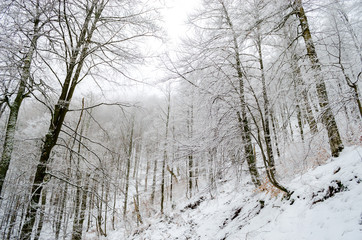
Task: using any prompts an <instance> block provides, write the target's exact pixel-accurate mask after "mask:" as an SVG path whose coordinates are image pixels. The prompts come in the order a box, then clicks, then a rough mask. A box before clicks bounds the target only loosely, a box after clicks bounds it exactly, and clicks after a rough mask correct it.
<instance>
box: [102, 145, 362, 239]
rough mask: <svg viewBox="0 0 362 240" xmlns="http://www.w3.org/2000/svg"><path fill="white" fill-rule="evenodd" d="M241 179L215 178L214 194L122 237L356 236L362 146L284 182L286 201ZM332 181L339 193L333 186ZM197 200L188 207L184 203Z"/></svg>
mask: <svg viewBox="0 0 362 240" xmlns="http://www.w3.org/2000/svg"><path fill="white" fill-rule="evenodd" d="M247 180H248V179H246V177H245V179H244V180H243V182H236V181H234V180H231V179H230V180H228V181H226V182H224V183H222V184H221V183H220V184H219V186H218V189H217V191H218V194H216V195H215V194H214V196H215V197H214V198H212V197H211V196H210V194H209V191H206V190H205V192H200V193H199V194H198V195H197V196H194V198H193V199H191V200H189V202H187V203H179V204H178V206H177V207H176V209H175V210H173V211H172V212H171V213H168V214H166V215H165V216H164V217H162V218H153V219H148V221H149V222H148V223H146V224H144V225H143V226H141V227H139V229H138V230H137V232H134V233H133V234H132V235H131V236H129V237H128V239H134V240H136V239H139V240H141V239H150V240H158V239H160V240H161V239H205V240H210V239H215V240H221V239H227V240H236V239H249V240H250V239H252V240H262V239H268V240H270V239H271V240H273V239H277V240H284V239H285V240H287V239H288V240H290V239H298V240H303V239H305V240H314V239H315V240H323V239H325V240H360V239H362V184H361V182H362V147H358V146H357V147H356V146H355V147H349V148H346V149H345V150H344V151H343V153H342V154H341V156H340V157H339V158H332V159H329V160H328V161H327V163H326V164H325V165H322V166H319V167H317V168H315V169H313V170H310V171H308V172H307V173H305V174H303V175H300V176H297V177H295V178H294V179H293V180H292V181H290V182H287V183H284V185H285V186H287V187H288V189H290V190H292V191H294V193H293V195H292V196H291V198H290V199H288V200H287V199H285V198H283V196H282V195H279V196H277V197H271V196H270V195H269V194H267V193H260V192H256V191H255V189H254V188H253V187H252V186H251V185H250V183H247ZM338 182H340V183H341V184H342V185H343V187H342V189H340V190H341V191H340V192H339V190H335V191H334V190H333V189H337V188H338ZM342 185H340V186H342ZM330 186H333V187H334V188H333V189H332V188H330ZM328 189H330V190H328ZM331 192H332V194H330V197H325V196H327V195H328V193H331ZM203 199H204V200H203ZM198 200H199V202H200V203H199V205H198V206H196V207H195V208H194V209H191V208H188V207H187V205H188V204H190V203H191V204H192V203H196V202H197V201H198ZM261 201H264V207H263V208H262V206H261ZM111 235H112V237H109V239H118V238H117V234H116V232H115V233H114V234H111ZM118 237H119V235H118Z"/></svg>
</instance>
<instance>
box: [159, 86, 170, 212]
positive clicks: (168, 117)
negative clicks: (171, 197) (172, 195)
mask: <svg viewBox="0 0 362 240" xmlns="http://www.w3.org/2000/svg"><path fill="white" fill-rule="evenodd" d="M170 109H171V90H170V89H169V92H168V96H167V113H166V126H165V142H164V146H163V147H164V149H163V161H162V176H161V214H163V205H164V201H165V177H166V174H165V172H166V171H165V168H166V161H167V146H168V142H167V141H168V125H169V120H170Z"/></svg>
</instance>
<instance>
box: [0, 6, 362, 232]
mask: <svg viewBox="0 0 362 240" xmlns="http://www.w3.org/2000/svg"><path fill="white" fill-rule="evenodd" d="M162 7H163V6H162V2H158V1H155V2H154V3H151V2H150V1H128V0H122V1H116V0H82V1H81V0H79V1H78V0H75V1H66V0H48V1H41V0H29V1H22V0H15V1H3V3H1V4H0V8H1V16H0V28H1V31H0V44H1V49H2V51H1V52H0V56H1V58H0V64H1V65H0V74H1V80H0V124H1V129H2V131H1V146H2V149H1V153H2V155H1V163H0V193H1V200H0V201H1V202H0V205H1V212H0V229H1V232H0V234H1V237H0V238H1V239H39V238H40V239H82V237H84V236H88V235H87V234H90V235H92V234H95V235H98V236H107V234H108V232H109V231H113V230H115V229H124V237H127V236H128V235H130V234H132V233H133V231H135V229H136V228H137V227H138V226H140V225H142V224H143V223H144V220H145V219H149V218H154V217H160V216H164V215H167V213H168V212H169V211H170V210H171V209H172V208H174V207H175V206H176V205H177V203H179V202H180V201H184V200H185V199H190V198H192V197H193V196H194V195H195V194H196V193H197V192H198V191H201V190H202V191H207V192H208V193H209V194H210V195H211V196H213V197H214V196H217V194H218V192H217V186H218V183H220V181H223V180H224V179H226V178H228V177H230V176H233V177H234V178H236V179H241V178H248V179H250V184H251V185H253V186H254V187H255V188H256V190H260V191H265V190H266V189H270V188H273V189H274V190H273V191H275V192H277V193H278V194H284V195H285V196H286V197H290V196H291V195H292V194H293V193H292V192H291V191H289V190H288V184H287V182H288V179H290V177H291V176H294V175H295V174H298V173H302V172H304V171H306V170H307V169H310V168H312V167H315V166H318V165H321V164H323V163H324V161H325V160H326V159H328V158H329V157H330V156H333V157H337V156H338V155H339V153H340V152H341V151H342V150H343V148H344V146H349V145H358V144H361V130H362V126H361V118H362V108H361V102H360V90H359V88H360V86H361V80H360V78H361V70H362V69H361V66H362V51H361V47H362V45H361V42H360V39H362V36H361V32H362V31H361V27H362V26H361V16H362V14H361V10H362V5H361V3H360V2H359V1H357V0H356V1H352V0H348V1H347V0H346V1H342V0H323V1H306V0H305V1H301V0H293V1H292V0H278V1H277V0H269V1H267V0H210V1H204V2H203V3H202V4H201V6H200V7H199V9H195V11H194V13H193V14H192V15H191V16H189V20H188V23H187V24H188V27H189V28H190V31H189V32H188V35H187V36H185V38H184V39H183V43H182V44H181V45H180V46H178V48H177V49H167V48H166V47H165V48H164V49H162V52H161V53H160V52H158V53H157V54H154V53H152V54H148V53H147V49H148V48H152V47H148V45H149V44H154V43H155V41H161V40H162V41H165V42H166V41H167V39H166V38H164V39H163V35H164V29H163V25H162V14H161V13H160V12H161V9H162ZM149 39H154V40H149ZM170 46H171V45H170ZM155 55H157V57H155ZM150 62H153V63H154V62H157V63H158V66H159V71H162V78H161V77H160V79H156V82H159V84H158V85H157V86H156V87H158V88H159V89H161V92H162V93H163V94H161V96H157V95H152V94H151V93H145V94H143V96H142V97H139V98H136V97H132V98H127V97H126V96H124V92H125V91H127V90H125V89H126V87H123V89H122V85H124V83H130V84H132V83H137V84H138V85H140V84H148V85H150V84H151V83H150V82H145V81H144V80H143V79H139V78H136V77H134V76H136V75H137V74H134V73H135V72H138V71H142V69H144V68H143V67H142V66H143V65H145V64H146V65H147V64H150ZM153 80H155V79H153ZM87 86H88V87H89V89H93V90H94V92H93V93H87V94H84V93H85V91H84V89H85V88H86V87H87ZM110 89H111V90H113V92H111V90H110ZM121 89H122V90H121ZM110 99H111V100H110ZM266 186H269V187H266Z"/></svg>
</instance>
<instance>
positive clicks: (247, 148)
mask: <svg viewBox="0 0 362 240" xmlns="http://www.w3.org/2000/svg"><path fill="white" fill-rule="evenodd" d="M220 3H221V4H222V8H223V12H224V14H225V18H226V21H227V24H228V26H229V28H230V30H231V32H232V39H233V45H234V46H233V47H234V54H235V56H234V57H235V70H236V72H237V78H238V82H239V91H238V94H239V100H240V108H241V111H240V112H238V111H237V112H236V114H237V118H238V121H239V127H240V130H241V137H242V141H243V145H244V152H245V158H246V162H247V164H248V168H249V172H250V176H251V180H252V182H253V183H254V185H255V186H256V187H258V186H259V185H260V179H259V178H260V177H259V173H258V169H257V167H256V158H255V156H254V152H253V145H252V142H251V131H250V127H249V122H248V118H247V115H246V104H247V103H246V101H245V94H244V80H243V72H242V66H241V59H240V53H239V43H238V40H237V37H236V32H235V30H234V26H233V23H232V21H231V19H230V17H229V12H228V11H227V9H226V7H225V5H224V3H223V2H220Z"/></svg>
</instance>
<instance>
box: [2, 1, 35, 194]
mask: <svg viewBox="0 0 362 240" xmlns="http://www.w3.org/2000/svg"><path fill="white" fill-rule="evenodd" d="M40 15H41V14H40V12H39V2H38V3H37V10H36V16H35V19H34V27H33V33H32V34H33V37H32V39H31V42H30V47H29V50H28V52H27V54H26V55H25V59H24V62H23V69H22V72H21V79H20V83H19V88H18V91H17V94H16V98H15V100H14V102H13V103H12V104H11V106H10V113H9V118H8V122H7V126H6V132H5V140H4V145H3V152H2V155H1V162H0V196H1V192H2V189H3V185H4V181H5V177H6V173H7V172H8V170H9V165H10V161H11V154H12V152H13V149H14V137H15V130H16V123H17V120H18V114H19V110H20V107H21V104H22V102H23V100H24V98H25V97H26V92H25V91H26V88H27V85H28V81H29V78H30V67H31V63H32V60H33V55H34V52H35V50H36V46H37V42H38V39H39V32H40V28H39V23H40Z"/></svg>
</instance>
